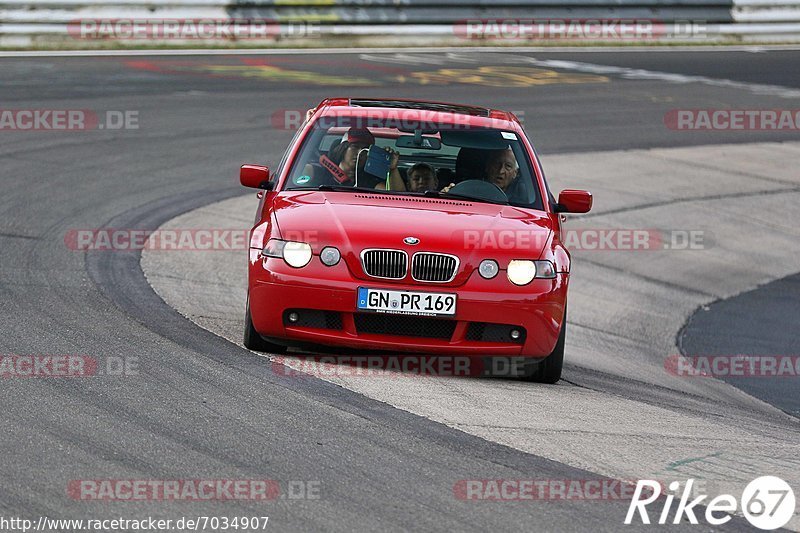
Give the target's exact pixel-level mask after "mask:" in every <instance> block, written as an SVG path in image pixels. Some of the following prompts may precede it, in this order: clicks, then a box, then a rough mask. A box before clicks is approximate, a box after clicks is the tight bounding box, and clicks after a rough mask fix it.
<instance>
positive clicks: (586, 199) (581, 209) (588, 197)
mask: <svg viewBox="0 0 800 533" xmlns="http://www.w3.org/2000/svg"><path fill="white" fill-rule="evenodd" d="M590 209H592V193H590V192H589V191H581V190H577V189H564V190H563V191H561V192H560V193H559V194H558V205H557V206H556V213H588V212H589V210H590Z"/></svg>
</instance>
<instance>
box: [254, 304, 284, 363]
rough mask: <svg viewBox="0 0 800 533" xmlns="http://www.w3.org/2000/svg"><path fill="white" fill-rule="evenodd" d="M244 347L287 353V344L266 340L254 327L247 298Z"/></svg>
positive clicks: (258, 350)
mask: <svg viewBox="0 0 800 533" xmlns="http://www.w3.org/2000/svg"><path fill="white" fill-rule="evenodd" d="M244 347H245V348H247V349H248V350H255V351H257V352H266V353H286V346H281V345H280V344H274V343H272V342H269V341H265V340H264V338H263V337H262V336H261V335H259V333H258V331H256V328H254V327H253V319H252V318H251V317H250V299H249V298H248V299H247V307H246V309H245V312H244Z"/></svg>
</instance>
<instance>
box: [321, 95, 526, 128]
mask: <svg viewBox="0 0 800 533" xmlns="http://www.w3.org/2000/svg"><path fill="white" fill-rule="evenodd" d="M317 110H321V111H322V116H343V115H351V116H367V115H369V116H370V117H375V118H379V117H382V116H386V117H391V116H392V115H393V113H392V111H407V112H409V113H410V114H411V116H414V115H416V114H417V113H418V114H419V115H421V116H424V118H425V119H427V120H430V121H431V122H440V123H443V124H450V123H455V122H457V117H463V120H466V121H467V123H468V124H469V125H471V126H476V127H494V128H510V129H515V126H517V127H518V126H519V125H520V122H519V119H517V117H515V116H514V114H513V113H509V112H507V111H502V110H499V109H491V108H488V107H478V106H471V105H465V104H451V103H445V102H431V101H426V100H411V99H402V98H398V99H375V98H328V99H325V100H323V101H322V102H320V104H319V105H318V106H317ZM459 122H460V121H459Z"/></svg>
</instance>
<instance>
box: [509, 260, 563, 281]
mask: <svg viewBox="0 0 800 533" xmlns="http://www.w3.org/2000/svg"><path fill="white" fill-rule="evenodd" d="M507 274H508V280H509V281H510V282H511V283H513V284H514V285H527V284H528V283H530V282H531V281H533V280H534V278H543V279H553V278H555V277H556V270H555V266H554V265H553V263H551V262H550V261H528V260H524V259H514V260H513V261H510V262H509V263H508V271H507Z"/></svg>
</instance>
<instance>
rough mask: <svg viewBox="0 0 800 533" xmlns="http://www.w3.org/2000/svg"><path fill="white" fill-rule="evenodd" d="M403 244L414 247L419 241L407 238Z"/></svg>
mask: <svg viewBox="0 0 800 533" xmlns="http://www.w3.org/2000/svg"><path fill="white" fill-rule="evenodd" d="M403 242H404V243H406V244H410V245H412V246H413V245H414V244H419V239H417V238H416V237H406V238H405V239H403Z"/></svg>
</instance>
